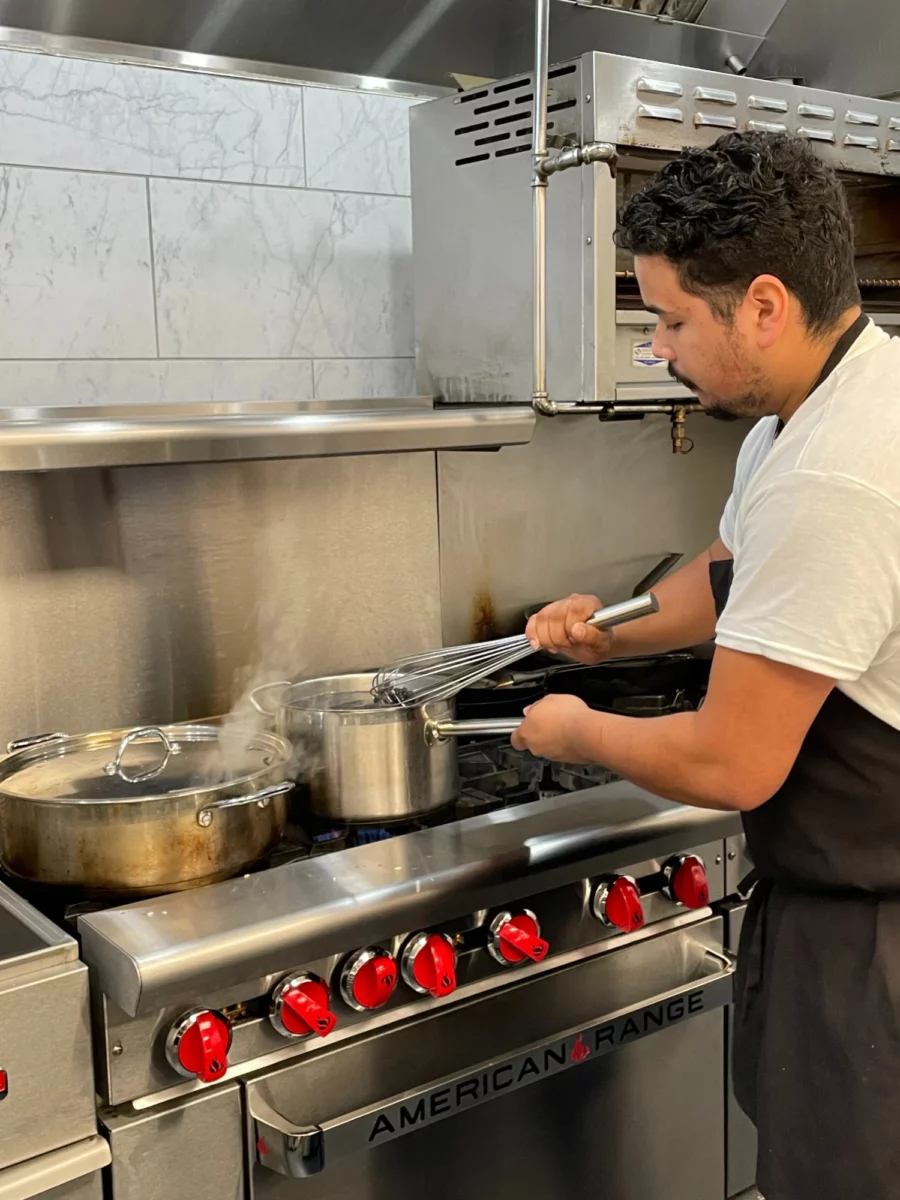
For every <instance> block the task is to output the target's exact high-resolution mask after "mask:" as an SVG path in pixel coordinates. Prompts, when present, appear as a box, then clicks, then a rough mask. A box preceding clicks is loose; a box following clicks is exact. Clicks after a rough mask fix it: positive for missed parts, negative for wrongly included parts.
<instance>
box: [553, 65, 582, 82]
mask: <svg viewBox="0 0 900 1200" xmlns="http://www.w3.org/2000/svg"><path fill="white" fill-rule="evenodd" d="M577 70H578V63H569V65H568V66H567V67H557V68H556V70H554V71H550V72H549V73H548V75H547V78H548V79H559V77H560V75H572V74H574V72H575V71H577Z"/></svg>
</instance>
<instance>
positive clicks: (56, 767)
mask: <svg viewBox="0 0 900 1200" xmlns="http://www.w3.org/2000/svg"><path fill="white" fill-rule="evenodd" d="M290 760H291V748H290V746H289V745H288V743H287V742H286V741H284V739H282V738H280V737H278V736H276V735H275V734H272V733H268V732H266V731H263V730H254V729H247V728H243V729H242V728H240V727H235V726H230V725H226V726H222V727H218V726H215V725H170V726H165V727H162V728H160V727H157V726H146V727H141V728H138V729H130V730H125V731H121V730H119V731H116V732H105V733H92V734H85V735H83V736H77V737H70V736H68V735H67V734H60V733H57V734H50V735H47V736H45V737H42V738H33V739H26V740H25V741H24V742H14V743H13V744H12V745H11V746H10V757H8V758H7V759H6V760H5V761H4V762H3V763H2V766H0V790H2V791H4V792H6V793H7V794H12V795H16V796H21V797H24V798H26V799H31V800H54V801H72V802H75V803H78V802H81V803H91V802H94V801H119V802H122V801H129V800H148V799H150V798H152V797H164V796H172V795H177V794H179V793H188V792H196V791H203V790H209V789H215V788H228V789H229V790H230V791H234V790H240V789H241V788H242V787H247V786H250V785H252V784H253V783H254V782H255V781H256V780H257V779H258V777H259V776H260V775H261V774H263V773H264V772H267V771H272V770H275V769H277V768H278V767H287V765H288V764H289V762H290Z"/></svg>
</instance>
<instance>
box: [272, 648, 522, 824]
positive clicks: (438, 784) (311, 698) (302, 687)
mask: <svg viewBox="0 0 900 1200" xmlns="http://www.w3.org/2000/svg"><path fill="white" fill-rule="evenodd" d="M374 678H375V672H374V671H366V672H360V673H358V674H355V675H329V676H325V677H323V678H321V679H307V680H304V681H302V682H299V683H290V682H288V681H281V682H278V683H270V684H264V685H263V686H262V687H259V688H257V689H256V690H255V691H254V692H253V695H252V700H253V703H254V705H255V707H256V708H257V710H258V711H259V712H261V713H264V714H265V715H267V716H268V717H270V718H271V719H272V720H273V722H274V724H275V728H276V730H277V732H278V734H279V735H280V736H281V737H283V738H284V739H285V740H286V741H288V742H290V743H291V744H292V745H293V746H294V748H295V752H296V756H297V771H298V779H299V780H301V781H303V782H305V783H306V784H307V785H308V787H309V795H310V806H311V809H312V812H313V813H314V814H315V815H316V816H318V817H321V818H323V819H328V820H335V821H341V822H348V823H350V824H356V825H360V824H369V823H374V822H393V821H405V820H409V819H410V818H415V817H422V816H425V815H427V814H428V813H432V812H435V811H437V810H438V809H440V808H442V807H443V806H444V805H445V804H449V803H450V802H451V801H453V800H455V799H456V797H457V796H458V795H459V775H458V771H457V764H456V748H455V746H454V745H453V742H452V739H453V738H457V737H500V736H508V735H509V734H511V733H512V732H513V731H514V730H515V729H517V728H518V726H519V725H520V724H521V722H522V718H521V717H520V718H518V719H511V720H489V721H478V720H475V721H455V720H454V719H453V712H454V708H453V701H452V700H442V701H440V702H438V703H434V704H428V705H420V706H419V707H418V708H401V707H400V706H399V705H383V704H375V703H374V702H373V700H372V695H371V687H372V681H373V680H374ZM267 698H268V699H269V700H270V701H271V703H270V704H267V703H266V700H267Z"/></svg>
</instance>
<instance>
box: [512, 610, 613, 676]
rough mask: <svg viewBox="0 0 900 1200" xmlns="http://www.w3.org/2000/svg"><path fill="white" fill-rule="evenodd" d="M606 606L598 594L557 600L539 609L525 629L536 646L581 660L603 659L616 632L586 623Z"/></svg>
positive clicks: (608, 652)
mask: <svg viewBox="0 0 900 1200" xmlns="http://www.w3.org/2000/svg"><path fill="white" fill-rule="evenodd" d="M602 607H603V605H602V604H601V602H600V601H599V600H598V599H597V597H596V596H569V598H568V599H567V600H557V601H555V603H553V604H548V605H547V607H546V608H542V609H541V611H540V612H539V613H535V615H534V616H533V617H532V618H531V620H530V621H529V622H528V625H527V627H526V629H525V633H526V635H527V637H528V640H529V641H530V642H531V644H532V646H534V648H535V650H549V651H550V653H551V654H565V655H567V656H568V657H569V658H574V659H575V661H576V662H580V663H588V664H593V663H598V662H602V661H603V659H604V658H608V657H609V654H610V652H611V650H612V640H613V639H612V634H611V633H610V632H609V631H608V630H603V629H594V627H593V626H592V625H586V624H585V622H586V621H587V620H589V619H590V618H591V617H592V616H593V615H594V613H595V612H596V611H597V609H598V608H602Z"/></svg>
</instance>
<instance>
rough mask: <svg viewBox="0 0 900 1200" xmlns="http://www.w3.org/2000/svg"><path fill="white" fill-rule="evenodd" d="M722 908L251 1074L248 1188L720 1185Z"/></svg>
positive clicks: (419, 1190) (659, 1188)
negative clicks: (714, 914) (715, 914)
mask: <svg viewBox="0 0 900 1200" xmlns="http://www.w3.org/2000/svg"><path fill="white" fill-rule="evenodd" d="M722 932H723V929H722V921H721V919H720V918H718V917H709V918H700V919H699V920H698V921H696V922H694V923H691V924H682V925H679V926H678V927H677V928H674V929H671V930H670V931H668V932H665V933H660V934H658V935H656V936H649V937H645V938H643V939H641V940H637V941H634V942H632V943H631V944H626V945H622V944H621V943H619V944H618V946H617V948H616V949H611V950H607V951H606V952H604V953H599V954H598V953H596V952H594V953H593V956H592V957H584V958H582V959H581V960H579V961H577V962H575V963H572V964H570V965H567V966H565V967H562V968H560V969H558V970H555V971H550V972H547V973H544V974H540V975H536V976H532V977H531V978H529V979H527V980H523V981H521V982H519V983H516V982H515V977H514V976H513V975H511V976H510V983H509V986H507V987H505V988H503V989H501V990H499V991H494V992H491V993H487V994H484V995H482V996H480V997H476V998H474V999H472V1000H471V1001H469V1002H467V1003H464V1004H458V1005H455V1006H447V1007H440V1008H435V1009H433V1010H432V1011H431V1012H430V1013H428V1014H425V1015H423V1017H422V1018H421V1019H419V1020H417V1021H413V1022H408V1023H406V1024H404V1025H402V1026H399V1027H395V1028H393V1029H390V1030H387V1031H385V1032H378V1033H374V1034H373V1035H371V1036H370V1037H367V1038H362V1039H360V1040H358V1041H354V1042H351V1043H347V1044H345V1045H339V1046H335V1047H334V1048H333V1049H323V1051H322V1052H321V1053H320V1054H317V1055H315V1056H312V1057H307V1058H305V1059H304V1060H303V1061H302V1062H298V1063H295V1064H293V1065H290V1066H282V1067H280V1068H277V1069H275V1070H272V1071H270V1072H267V1073H266V1074H264V1075H260V1076H257V1077H256V1078H255V1079H253V1080H251V1081H249V1082H248V1083H246V1084H245V1088H246V1101H247V1106H246V1107H247V1121H248V1139H249V1156H250V1162H251V1163H252V1164H253V1169H252V1195H253V1197H255V1200H291V1198H295V1197H296V1198H302V1200H325V1198H326V1197H327V1198H328V1200H344V1198H345V1197H346V1198H347V1200H350V1197H353V1200H359V1197H360V1196H365V1197H366V1200H412V1198H413V1197H415V1198H416V1200H420V1198H421V1197H422V1195H423V1194H424V1195H426V1196H427V1197H428V1200H458V1197H459V1196H461V1195H465V1196H466V1197H467V1200H489V1198H490V1200H501V1198H506V1197H509V1198H510V1200H513V1198H514V1200H522V1197H531V1196H560V1197H562V1196H565V1197H566V1200H588V1198H590V1200H631V1198H632V1197H634V1200H722V1197H723V1195H724V1184H725V1163H724V1094H723V1093H724V1089H723V1072H724V1035H723V1026H724V1022H723V1017H722V1009H723V1007H724V1006H725V1005H726V1004H728V1003H729V1002H730V1000H731V997H732V971H733V964H732V960H731V958H730V957H729V956H728V955H727V953H725V952H724V951H723V941H722Z"/></svg>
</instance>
